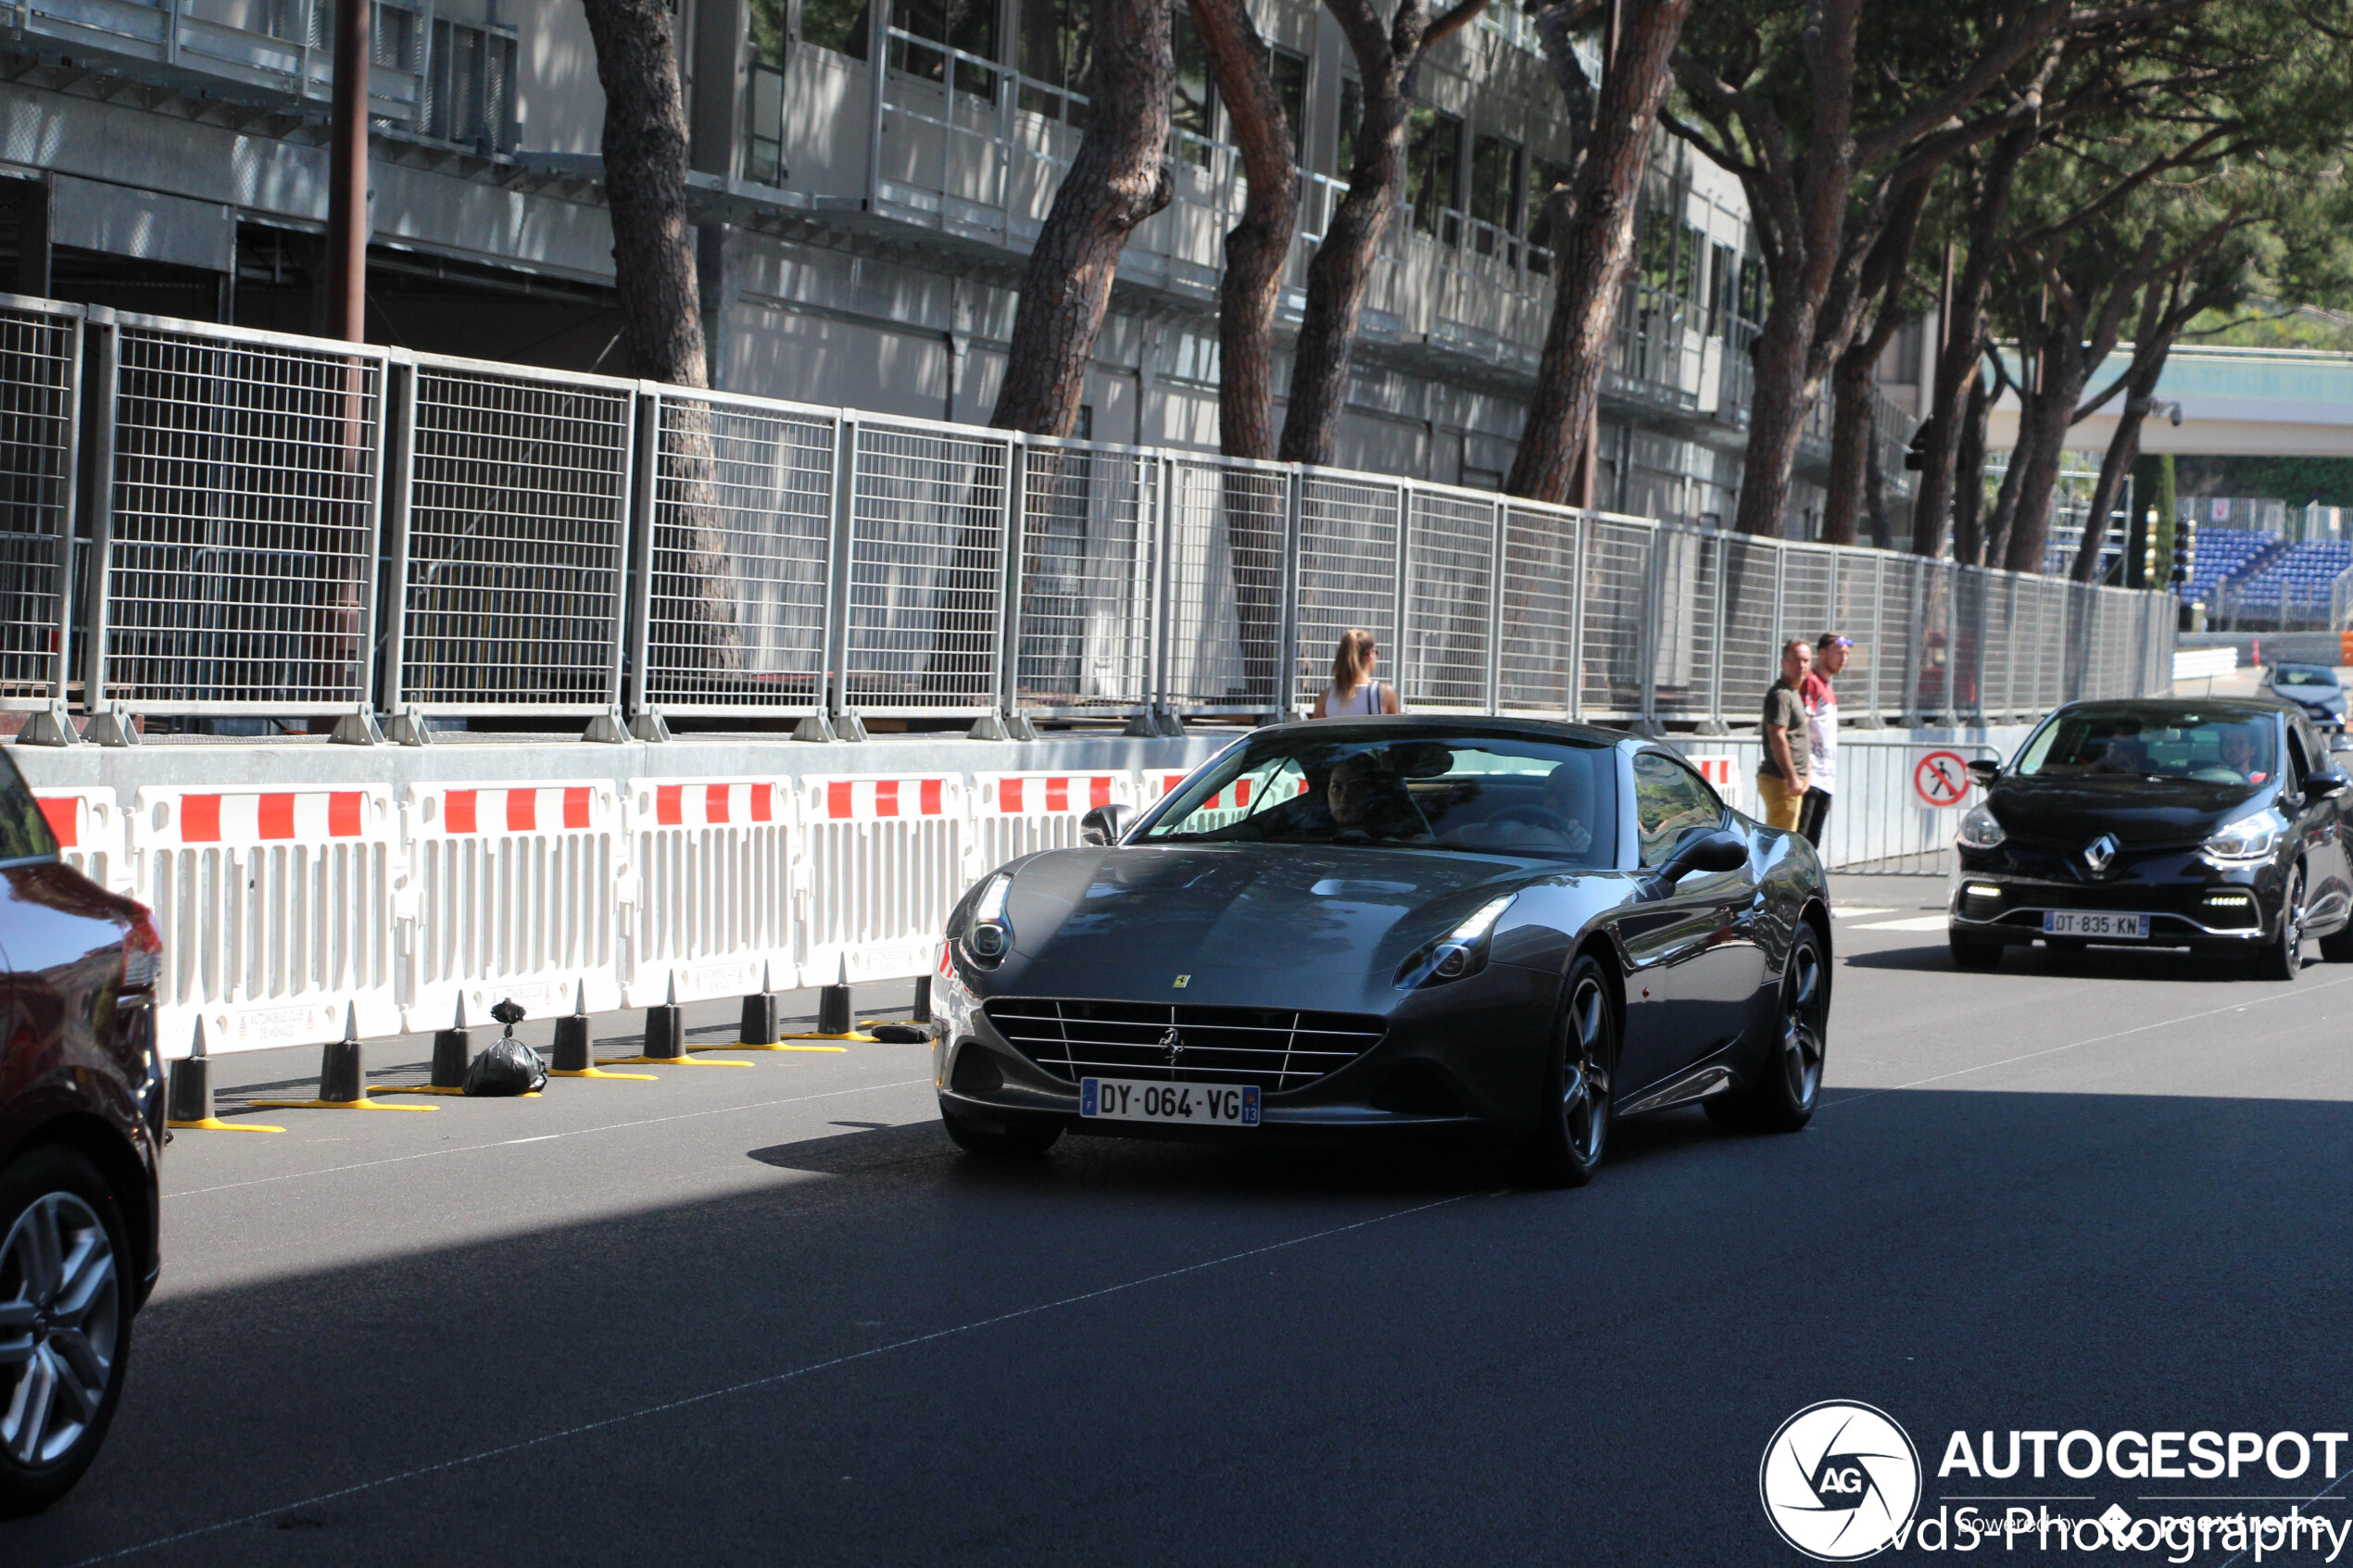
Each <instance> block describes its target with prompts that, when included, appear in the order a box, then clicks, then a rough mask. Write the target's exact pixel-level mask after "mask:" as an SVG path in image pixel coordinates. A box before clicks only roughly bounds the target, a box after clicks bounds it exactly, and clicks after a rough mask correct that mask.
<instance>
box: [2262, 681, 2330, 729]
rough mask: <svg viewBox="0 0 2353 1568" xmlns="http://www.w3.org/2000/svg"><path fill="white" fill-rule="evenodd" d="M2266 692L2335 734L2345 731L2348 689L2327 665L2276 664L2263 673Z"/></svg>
mask: <svg viewBox="0 0 2353 1568" xmlns="http://www.w3.org/2000/svg"><path fill="white" fill-rule="evenodd" d="M2263 690H2264V691H2265V692H2267V693H2269V694H2270V695H2271V696H2276V697H2278V698H2279V699H2280V700H2281V701H2283V702H2292V703H2294V704H2296V707H2298V708H2300V709H2303V710H2304V714H2305V717H2307V718H2309V719H2310V720H2311V721H2312V722H2313V723H2315V724H2317V725H2319V726H2320V727H2321V728H2322V730H2324V731H2327V732H2330V733H2331V734H2333V735H2334V734H2343V733H2344V731H2345V688H2344V687H2343V686H2341V685H2339V684H2337V680H2336V671H2334V670H2332V669H2330V668H2329V667H2328V666H2327V665H2325V664H2274V665H2273V666H2271V669H2269V670H2267V671H2264V672H2263Z"/></svg>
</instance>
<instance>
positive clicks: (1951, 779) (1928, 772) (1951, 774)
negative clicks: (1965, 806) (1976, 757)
mask: <svg viewBox="0 0 2353 1568" xmlns="http://www.w3.org/2000/svg"><path fill="white" fill-rule="evenodd" d="M1912 793H1913V794H1915V795H1917V796H1919V797H1920V801H1921V803H1922V804H1923V805H1928V806H1937V807H1944V806H1958V805H1959V804H1960V803H1961V797H1963V796H1965V795H1967V794H1968V793H1969V759H1967V758H1966V757H1963V756H1962V755H1961V754H1960V753H1959V752H1957V751H1931V752H1930V753H1929V754H1928V755H1927V756H1925V757H1923V758H1921V759H1919V762H1917V763H1915V764H1914V765H1913V767H1912Z"/></svg>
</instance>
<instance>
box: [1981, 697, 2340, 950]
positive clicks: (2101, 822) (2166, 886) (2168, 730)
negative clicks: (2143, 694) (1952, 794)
mask: <svg viewBox="0 0 2353 1568" xmlns="http://www.w3.org/2000/svg"><path fill="white" fill-rule="evenodd" d="M1969 771H1970V773H1971V774H1972V775H1974V776H1975V777H1976V779H1977V782H1978V783H1979V784H1982V785H1983V786H1984V787H1985V798H1984V799H1983V800H1982V801H1981V802H1980V803H1979V804H1978V805H1976V806H1975V807H1972V808H1971V809H1969V812H1968V813H1967V814H1966V815H1965V816H1963V817H1962V819H1961V822H1960V825H1959V828H1958V830H1957V833H1956V834H1955V838H1954V845H1955V854H1954V871H1953V884H1952V899H1951V911H1952V912H1951V920H1950V931H1951V940H1952V949H1953V961H1954V962H1955V963H1956V964H1957V965H1958V966H1959V967H1961V968H1963V969H1991V968H1993V967H1994V965H1995V964H1997V963H1999V962H2000V961H2001V957H2002V949H2003V947H2005V946H2006V945H2017V944H2020V943H2027V942H2035V941H2040V942H2041V943H2043V945H2044V946H2045V947H2047V948H2049V949H2051V950H2052V951H2054V952H2057V953H2061V954H2065V953H2069V952H2072V951H2077V950H2080V949H2082V947H2086V946H2087V945H2090V944H2094V943H2099V944H2109V945H2118V946H2125V947H2192V948H2198V949H2203V950H2206V951H2208V952H2233V953H2239V954H2243V955H2245V956H2246V959H2247V960H2249V961H2250V962H2251V963H2252V964H2253V966H2254V968H2255V972H2257V973H2258V974H2259V975H2261V976H2262V977H2264V978H2266V979H2273V980H2293V979H2295V978H2296V974H2297V973H2298V972H2300V971H2301V970H2302V968H2303V966H2304V956H2303V955H2304V943H2305V939H2306V938H2307V937H2317V938H2318V939H2319V941H2320V947H2321V956H2322V957H2323V958H2325V959H2327V960H2330V961H2331V962H2333V963H2342V962H2347V961H2353V923H2349V922H2353V866H2348V865H2347V859H2346V846H2345V842H2344V826H2345V812H2346V807H2347V788H2348V784H2347V778H2346V775H2345V774H2344V773H2343V772H2342V771H2339V770H2338V768H2337V767H2336V765H2335V764H2334V762H2333V761H2332V760H2331V759H2330V757H2329V752H2328V749H2327V747H2326V745H2325V744H2324V743H2323V741H2322V737H2321V735H2320V734H2319V732H2318V730H2317V729H2316V728H2315V727H2314V726H2313V725H2312V723H2311V722H2310V721H2309V720H2308V719H2306V718H2305V717H2304V715H2303V714H2302V713H2301V712H2300V711H2298V710H2296V709H2293V708H2290V707H2289V706H2288V705H2286V704H2284V703H2281V702H2276V701H2272V700H2271V699H2270V698H2239V699H2230V698H2214V699H2211V700H2184V699H2181V698H2171V699H2145V700H2141V701H2134V702H2078V703H2070V704H2069V705H2068V706H2067V707H2065V708H2062V709H2059V710H2058V711H2057V712H2056V713H2054V714H2052V715H2051V716H2050V717H2049V718H2047V719H2045V720H2044V721H2043V722H2042V723H2041V724H2040V725H2039V726H2038V727H2037V728H2036V729H2035V731H2034V733H2033V734H2031V735H2029V736H2028V737H2027V740H2026V744H2025V745H2024V746H2020V748H2019V753H2018V756H2017V758H2016V759H2015V760H2013V761H2012V762H2011V763H2010V765H2009V766H2008V767H2007V769H2005V768H2000V767H1996V766H1995V765H1994V764H1993V763H1991V762H1973V763H1971V764H1970V765H1969Z"/></svg>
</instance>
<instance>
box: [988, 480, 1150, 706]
mask: <svg viewBox="0 0 2353 1568" xmlns="http://www.w3.org/2000/svg"><path fill="white" fill-rule="evenodd" d="M1160 466H1161V465H1160V460H1159V459H1158V458H1154V457H1152V456H1151V455H1150V454H1147V453H1142V452H1136V451H1128V450H1122V449H1118V448H1112V447H1101V448H1098V447H1087V446H1064V445H1059V444H1048V443H1044V442H1032V443H1031V444H1030V445H1028V447H1027V449H1026V455H1025V458H1024V469H1023V480H1022V504H1021V517H1022V526H1021V599H1020V605H1021V617H1020V633H1019V634H1020V647H1019V649H1018V650H1017V652H1016V654H1015V660H1014V665H1013V701H1014V706H1015V707H1016V708H1033V709H1086V708H1102V709H1140V708H1143V707H1144V706H1146V705H1147V704H1149V703H1150V702H1151V695H1152V694H1151V679H1152V667H1151V633H1152V601H1153V598H1154V596H1155V595H1154V588H1155V583H1154V579H1155V576H1156V573H1157V568H1158V565H1159V559H1160V550H1159V526H1158V523H1159V516H1158V513H1159V508H1158V499H1159V480H1160Z"/></svg>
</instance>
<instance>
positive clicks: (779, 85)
mask: <svg viewBox="0 0 2353 1568" xmlns="http://www.w3.org/2000/svg"><path fill="white" fill-rule="evenodd" d="M790 25H791V24H790V20H789V19H788V18H787V16H786V0H751V6H750V33H751V38H750V43H751V91H750V92H749V94H746V96H745V99H744V178H745V179H747V180H750V181H753V182H757V183H759V184H762V185H781V184H783V183H784V182H785V41H786V38H787V37H788V36H789V30H790Z"/></svg>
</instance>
